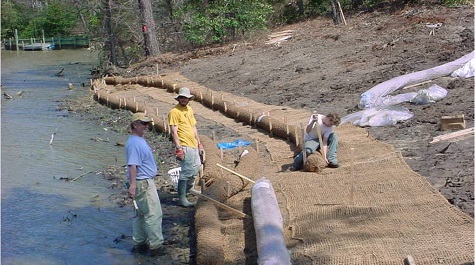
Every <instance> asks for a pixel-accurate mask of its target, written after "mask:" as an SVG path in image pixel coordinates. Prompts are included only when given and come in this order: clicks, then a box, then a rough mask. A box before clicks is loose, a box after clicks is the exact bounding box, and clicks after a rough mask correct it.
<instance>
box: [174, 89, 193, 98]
mask: <svg viewBox="0 0 475 265" xmlns="http://www.w3.org/2000/svg"><path fill="white" fill-rule="evenodd" d="M178 97H185V98H192V97H193V95H192V94H191V93H190V89H189V88H187V87H182V88H180V90H178V95H176V96H175V99H178Z"/></svg>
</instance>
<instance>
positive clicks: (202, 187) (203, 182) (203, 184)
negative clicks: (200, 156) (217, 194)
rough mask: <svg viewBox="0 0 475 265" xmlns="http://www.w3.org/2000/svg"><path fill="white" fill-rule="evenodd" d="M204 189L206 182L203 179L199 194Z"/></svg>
mask: <svg viewBox="0 0 475 265" xmlns="http://www.w3.org/2000/svg"><path fill="white" fill-rule="evenodd" d="M205 189H206V182H205V180H204V179H201V192H203V191H205Z"/></svg>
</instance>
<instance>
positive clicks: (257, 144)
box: [256, 138, 259, 153]
mask: <svg viewBox="0 0 475 265" xmlns="http://www.w3.org/2000/svg"><path fill="white" fill-rule="evenodd" d="M256 152H257V153H259V138H256Z"/></svg>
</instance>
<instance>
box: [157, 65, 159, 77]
mask: <svg viewBox="0 0 475 265" xmlns="http://www.w3.org/2000/svg"><path fill="white" fill-rule="evenodd" d="M157 75H159V74H158V63H157Z"/></svg>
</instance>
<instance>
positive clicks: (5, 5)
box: [2, 1, 77, 38]
mask: <svg viewBox="0 0 475 265" xmlns="http://www.w3.org/2000/svg"><path fill="white" fill-rule="evenodd" d="M72 8H73V7H72V6H68V5H65V4H63V3H62V1H56V2H50V3H49V4H45V5H44V6H42V8H38V9H31V8H30V9H28V8H26V7H25V6H21V5H19V4H14V3H12V2H10V1H6V2H2V38H5V37H13V36H14V31H15V29H18V31H19V36H20V38H34V37H41V36H42V34H43V32H42V31H43V30H44V34H45V35H46V36H56V35H67V34H69V33H70V32H71V30H72V29H73V27H74V26H75V25H76V23H77V17H76V14H75V12H74V10H73V9H72Z"/></svg>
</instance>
